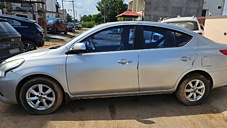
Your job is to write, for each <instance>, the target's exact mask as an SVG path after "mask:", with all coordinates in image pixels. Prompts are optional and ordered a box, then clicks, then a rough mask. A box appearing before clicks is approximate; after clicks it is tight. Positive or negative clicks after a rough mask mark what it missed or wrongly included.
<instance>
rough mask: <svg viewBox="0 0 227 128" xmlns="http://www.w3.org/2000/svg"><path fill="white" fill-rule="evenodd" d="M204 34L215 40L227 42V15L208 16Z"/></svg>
mask: <svg viewBox="0 0 227 128" xmlns="http://www.w3.org/2000/svg"><path fill="white" fill-rule="evenodd" d="M204 36H205V37H207V38H209V39H211V40H213V41H215V42H218V43H224V44H227V16H218V17H207V18H206V21H205V26H204Z"/></svg>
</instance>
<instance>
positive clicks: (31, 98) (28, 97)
mask: <svg viewBox="0 0 227 128" xmlns="http://www.w3.org/2000/svg"><path fill="white" fill-rule="evenodd" d="M19 96H20V97H19V98H20V101H21V104H22V105H23V107H24V108H25V109H26V110H27V111H28V112H30V113H31V114H37V115H42V114H50V113H52V112H54V111H56V110H57V109H58V108H59V107H60V106H61V104H62V102H63V93H62V89H61V88H60V86H59V84H58V83H57V82H55V81H54V80H52V79H49V78H46V77H38V78H34V79H31V80H29V81H27V82H26V83H25V84H24V85H23V86H22V88H21V91H20V95H19Z"/></svg>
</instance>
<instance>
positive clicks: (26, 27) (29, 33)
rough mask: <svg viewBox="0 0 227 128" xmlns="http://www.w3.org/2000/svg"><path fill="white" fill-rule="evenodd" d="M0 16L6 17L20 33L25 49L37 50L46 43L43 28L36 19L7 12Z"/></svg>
mask: <svg viewBox="0 0 227 128" xmlns="http://www.w3.org/2000/svg"><path fill="white" fill-rule="evenodd" d="M0 18H2V19H6V20H7V21H8V23H9V24H10V25H12V26H13V27H14V28H15V29H16V30H17V32H19V33H20V35H21V40H22V42H23V43H24V50H25V51H31V50H35V49H36V48H37V47H42V46H43V45H44V34H43V29H42V28H41V27H40V26H39V25H38V24H37V23H36V22H35V21H33V20H30V19H27V18H23V17H18V16H12V15H5V14H0Z"/></svg>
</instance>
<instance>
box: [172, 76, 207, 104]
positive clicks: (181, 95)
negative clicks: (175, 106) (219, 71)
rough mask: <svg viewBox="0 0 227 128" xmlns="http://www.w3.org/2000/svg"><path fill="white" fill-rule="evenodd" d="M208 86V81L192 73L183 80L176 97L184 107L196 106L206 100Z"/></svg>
mask: <svg viewBox="0 0 227 128" xmlns="http://www.w3.org/2000/svg"><path fill="white" fill-rule="evenodd" d="M209 85H210V83H209V81H208V80H207V79H206V78H205V77H204V76H203V75H200V74H197V73H194V74H191V75H188V76H186V78H184V79H183V81H182V82H181V83H180V85H179V87H178V89H177V91H176V96H177V98H178V99H179V100H180V101H181V102H182V103H183V104H185V105H198V104H200V103H202V102H203V101H204V100H205V99H206V98H207V96H208V94H209V90H210V86H209Z"/></svg>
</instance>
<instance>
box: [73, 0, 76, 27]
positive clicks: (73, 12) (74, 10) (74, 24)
mask: <svg viewBox="0 0 227 128" xmlns="http://www.w3.org/2000/svg"><path fill="white" fill-rule="evenodd" d="M75 1H76V0H75ZM72 4H73V17H74V25H75V10H74V1H73V0H72Z"/></svg>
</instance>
